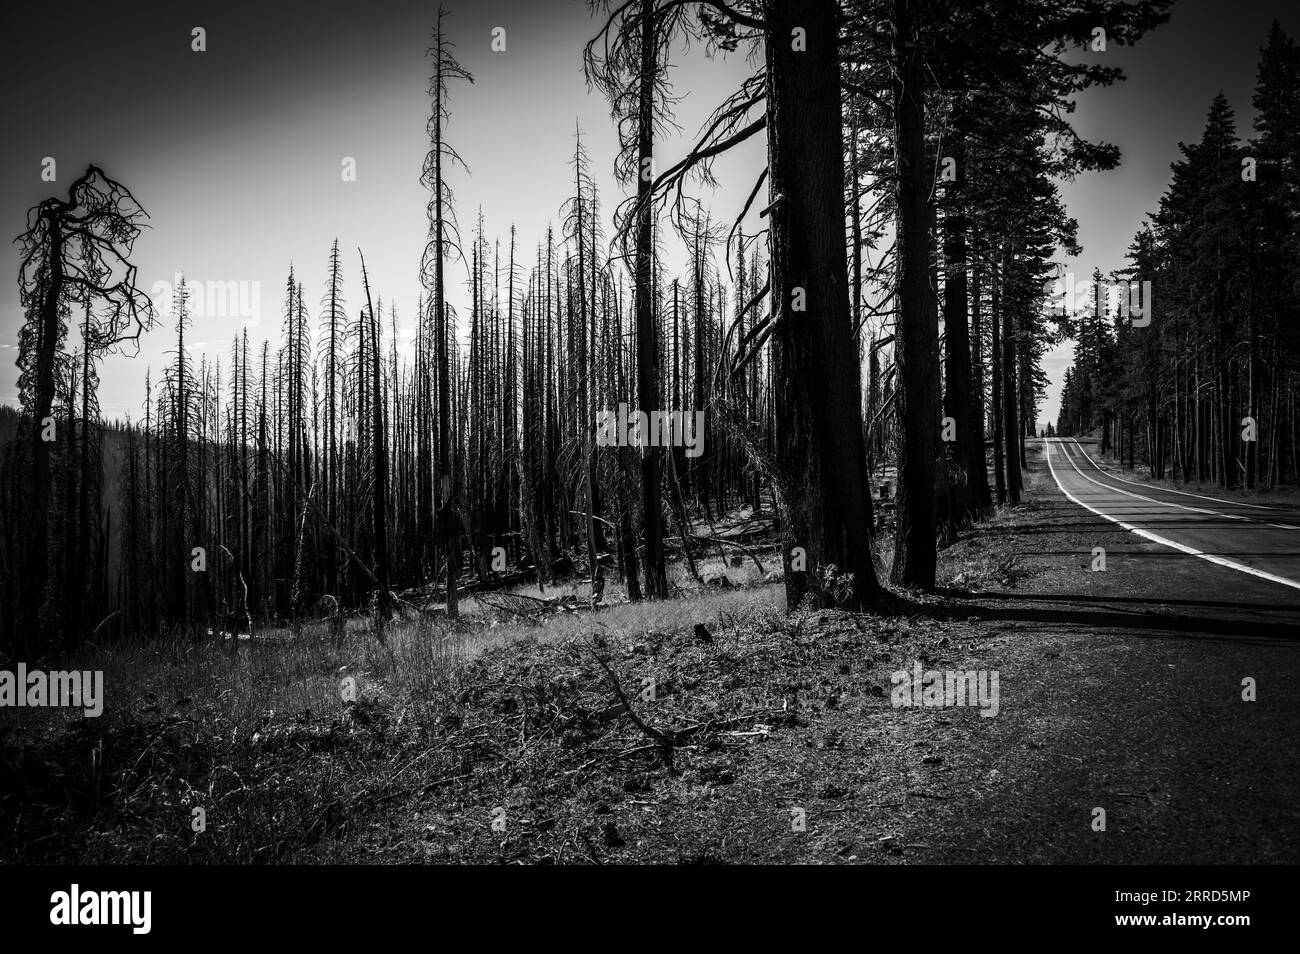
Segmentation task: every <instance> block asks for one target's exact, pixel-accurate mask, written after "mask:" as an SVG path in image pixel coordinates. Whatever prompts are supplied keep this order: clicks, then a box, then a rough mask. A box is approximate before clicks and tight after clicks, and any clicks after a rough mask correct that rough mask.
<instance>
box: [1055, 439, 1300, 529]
mask: <svg viewBox="0 0 1300 954" xmlns="http://www.w3.org/2000/svg"><path fill="white" fill-rule="evenodd" d="M1070 440H1071V441H1073V442H1074V446H1075V447H1077V448H1079V453H1081V454H1083V456H1084V457H1086V458H1088V460H1089V461H1090V462H1091V463H1092V466H1093V467H1096V468H1097V469H1098V470H1101V472H1102V473H1103V474H1105V475H1106V476H1107V477H1113V478H1114V479H1115V480H1122V481H1124V483H1126V484H1132V485H1133V486H1134V487H1146V488H1147V489H1148V490H1163V491H1164V492H1165V493H1167V494H1179V495H1181V496H1183V497H1195V498H1196V499H1197V500H1213V501H1214V502H1215V503H1222V504H1231V505H1232V506H1234V507H1249V508H1250V509H1252V510H1264V511H1267V512H1268V513H1285V514H1290V512H1291V511H1289V510H1286V509H1285V508H1283V507H1265V506H1263V505H1262V504H1253V503H1246V501H1244V500H1224V499H1223V498H1222V497H1207V496H1205V495H1204V494H1191V493H1188V492H1187V491H1185V490H1174V489H1173V488H1171V487H1157V486H1156V485H1155V484H1144V483H1142V481H1140V480H1129V479H1128V478H1127V477H1121V476H1120V475H1119V474H1112V473H1111V472H1110V471H1108V470H1102V468H1101V465H1100V464H1098V463H1097V462H1096V461H1095V460H1093V459H1092V455H1091V454H1089V453H1088V452H1087V451H1086V450H1084V449H1083V445H1082V444H1080V443H1079V439H1078V438H1076V437H1072V438H1070ZM1271 526H1277V524H1271ZM1290 529H1295V528H1290Z"/></svg>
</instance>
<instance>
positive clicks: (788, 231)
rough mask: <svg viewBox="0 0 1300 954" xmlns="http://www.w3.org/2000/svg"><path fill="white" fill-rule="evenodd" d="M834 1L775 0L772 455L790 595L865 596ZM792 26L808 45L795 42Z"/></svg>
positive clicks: (865, 513) (852, 602) (866, 529)
mask: <svg viewBox="0 0 1300 954" xmlns="http://www.w3.org/2000/svg"><path fill="white" fill-rule="evenodd" d="M836 13H837V4H836V3H835V0H768V3H767V4H766V6H765V17H766V20H767V23H768V31H767V63H768V69H767V96H768V100H767V103H768V107H767V123H768V127H767V133H768V168H769V170H770V190H771V193H770V194H771V198H772V204H771V207H770V209H771V212H770V214H771V231H770V242H771V269H772V297H773V308H772V311H773V317H774V320H775V322H776V327H775V330H774V332H773V335H772V339H771V341H772V386H773V391H774V392H775V393H776V394H779V395H780V396H781V399H780V400H779V401H777V402H776V408H775V422H774V426H775V458H776V460H775V464H776V469H777V480H778V484H779V493H780V496H781V498H782V500H783V502H784V508H783V509H784V514H785V520H784V521H783V530H784V542H785V547H784V554H783V559H784V565H785V573H786V577H785V579H786V605H787V608H790V609H793V608H795V607H797V606H798V605H799V604H801V603H802V602H803V601H804V598H805V597H806V596H808V595H809V594H813V598H814V601H815V602H818V603H820V604H822V605H828V604H829V603H831V602H836V601H839V602H842V603H843V604H845V605H849V606H856V607H865V606H868V605H870V604H871V603H873V602H875V601H876V600H877V599H878V597H879V596H880V593H881V591H880V587H879V583H878V582H877V580H876V573H875V566H874V564H873V562H872V556H871V554H872V550H871V501H870V490H869V484H868V478H867V472H866V455H865V449H864V446H863V441H862V419H861V397H860V391H861V385H860V371H859V368H858V362H857V361H856V360H855V358H854V351H853V325H852V319H851V316H850V308H849V287H848V262H847V259H846V255H845V236H844V192H843V184H844V170H843V149H844V142H843V133H842V125H841V114H840V93H839V67H838V51H837V49H836V42H837V33H836ZM795 27H803V28H804V29H805V30H806V45H807V49H806V50H800V51H796V50H792V49H791V46H792V43H791V36H792V31H793V30H794V28H795ZM798 550H802V553H803V556H804V557H805V559H806V565H805V568H804V569H802V570H799V569H795V568H794V566H793V565H792V555H794V556H796V557H797V556H798V552H797V551H798ZM832 565H833V566H834V567H835V569H836V571H837V572H839V573H851V574H852V583H851V586H846V587H844V588H843V590H842V591H841V592H839V593H832V592H828V591H827V590H826V589H825V588H823V586H822V580H821V579H819V577H820V576H821V573H822V571H824V570H828V569H829V568H830V567H831V566H832Z"/></svg>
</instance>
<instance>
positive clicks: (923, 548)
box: [892, 0, 940, 587]
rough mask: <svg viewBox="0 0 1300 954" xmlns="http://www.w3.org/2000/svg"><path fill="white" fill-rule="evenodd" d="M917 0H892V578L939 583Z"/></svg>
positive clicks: (935, 345) (934, 373)
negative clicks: (895, 450) (898, 432)
mask: <svg viewBox="0 0 1300 954" xmlns="http://www.w3.org/2000/svg"><path fill="white" fill-rule="evenodd" d="M914 2H915V0H894V5H893V8H894V30H895V33H894V36H895V47H896V49H897V51H898V52H897V54H896V56H897V62H896V64H895V67H894V123H895V127H896V135H895V166H896V170H897V175H898V186H897V189H898V237H897V245H898V252H897V255H898V263H899V276H898V308H899V313H898V330H897V332H896V334H897V340H896V341H895V350H894V356H895V357H894V363H895V367H896V369H897V372H896V373H897V380H898V392H897V397H896V399H895V400H896V402H897V408H898V419H899V421H900V422H901V424H902V429H903V435H902V440H901V442H900V453H899V461H898V509H897V515H898V522H897V525H896V529H895V531H894V568H893V574H892V579H893V580H894V582H895V583H900V584H902V585H904V586H922V587H931V586H934V574H935V500H934V493H935V480H934V467H935V436H936V431H937V429H938V427H939V424H940V421H939V407H938V381H939V368H938V351H939V328H938V323H937V321H936V319H935V311H934V309H933V308H932V307H931V303H930V297H931V295H932V291H931V288H930V282H929V236H928V231H927V228H926V224H927V221H928V214H927V208H926V206H927V202H928V197H929V195H930V186H931V182H930V175H929V171H930V164H929V160H928V157H927V155H926V150H925V106H924V101H925V88H924V84H925V66H924V64H923V62H922V57H921V48H920V46H919V43H918V38H917V35H916V30H915V24H914V23H913V20H912V13H913V5H914Z"/></svg>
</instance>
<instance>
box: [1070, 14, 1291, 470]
mask: <svg viewBox="0 0 1300 954" xmlns="http://www.w3.org/2000/svg"><path fill="white" fill-rule="evenodd" d="M1253 100H1254V101H1253V106H1254V107H1255V110H1256V114H1255V122H1254V128H1255V136H1254V138H1253V139H1250V140H1249V141H1246V142H1244V143H1243V142H1240V141H1238V136H1237V128H1236V122H1235V119H1234V116H1233V112H1232V108H1231V106H1230V105H1229V104H1228V101H1227V99H1226V98H1225V97H1224V96H1223V94H1222V93H1220V94H1219V95H1218V96H1216V97H1215V99H1214V101H1213V102H1212V103H1211V104H1210V109H1209V115H1208V117H1207V119H1206V123H1205V130H1204V133H1203V134H1202V136H1201V140H1200V142H1198V143H1194V144H1192V145H1187V144H1180V150H1181V153H1182V158H1180V159H1179V160H1178V161H1177V162H1176V163H1174V165H1173V169H1172V176H1171V178H1170V182H1169V186H1168V189H1167V190H1166V192H1165V194H1164V195H1163V196H1162V197H1161V199H1160V207H1159V209H1157V210H1156V211H1155V212H1154V213H1153V214H1152V215H1151V217H1150V218H1151V221H1150V223H1149V224H1147V225H1144V227H1143V228H1142V230H1141V231H1140V232H1139V233H1138V234H1137V235H1136V236H1135V237H1134V239H1133V243H1132V245H1131V247H1130V249H1129V253H1128V261H1129V264H1130V267H1129V269H1128V270H1127V271H1126V273H1125V274H1123V275H1118V276H1113V277H1115V278H1119V279H1123V278H1127V277H1130V276H1136V275H1141V276H1142V277H1143V279H1144V280H1146V281H1150V282H1151V306H1152V312H1151V314H1150V315H1149V316H1144V317H1146V318H1149V319H1150V325H1149V327H1144V328H1141V329H1138V328H1135V327H1133V326H1132V325H1131V324H1130V322H1128V321H1126V320H1123V318H1122V316H1120V315H1118V314H1116V313H1115V309H1110V308H1107V307H1105V304H1103V307H1101V308H1092V309H1087V310H1085V311H1083V312H1081V313H1080V314H1079V315H1077V316H1074V319H1073V320H1074V322H1075V323H1076V324H1077V329H1076V331H1075V338H1076V340H1077V342H1078V345H1077V347H1076V351H1075V360H1074V365H1073V367H1072V368H1071V369H1070V370H1069V372H1068V376H1067V377H1066V380H1065V388H1064V392H1063V395H1062V401H1061V414H1060V418H1059V420H1058V421H1057V423H1056V431H1057V432H1058V433H1060V434H1061V435H1063V436H1072V435H1079V434H1084V433H1089V432H1092V431H1094V430H1095V431H1097V432H1099V434H1100V437H1101V443H1102V450H1103V451H1106V452H1113V453H1115V454H1116V455H1117V456H1119V457H1120V458H1121V459H1123V460H1124V462H1125V463H1127V464H1128V465H1129V466H1130V467H1131V466H1134V465H1135V464H1136V463H1137V462H1138V461H1141V462H1142V463H1144V464H1145V465H1146V466H1147V468H1148V470H1149V473H1150V475H1151V476H1152V477H1157V478H1161V477H1171V478H1173V479H1175V480H1179V481H1187V482H1201V483H1205V482H1213V483H1217V484H1218V485H1219V486H1221V487H1237V486H1244V487H1246V488H1254V487H1258V486H1264V487H1273V486H1276V485H1277V484H1279V483H1286V482H1292V481H1294V480H1295V479H1296V476H1297V475H1298V474H1300V462H1298V461H1297V436H1298V435H1297V430H1296V413H1297V407H1296V386H1297V383H1300V329H1298V328H1297V316H1298V315H1300V297H1298V296H1300V264H1298V263H1300V233H1298V232H1297V230H1296V223H1297V221H1300V191H1297V189H1296V184H1295V173H1296V170H1297V169H1300V50H1297V48H1296V45H1295V43H1294V41H1292V40H1291V39H1290V38H1289V37H1288V36H1286V35H1285V34H1284V33H1283V32H1282V30H1281V28H1280V27H1279V26H1278V25H1277V24H1276V23H1274V25H1273V28H1272V30H1271V31H1270V33H1269V36H1268V39H1267V42H1266V43H1265V45H1264V47H1263V50H1262V53H1261V57H1260V61H1259V71H1258V79H1257V84H1256V88H1255V94H1254V97H1253ZM1092 280H1093V281H1094V282H1096V283H1098V284H1101V283H1104V281H1105V279H1104V278H1103V276H1102V275H1101V274H1100V273H1097V274H1094V275H1093V276H1092Z"/></svg>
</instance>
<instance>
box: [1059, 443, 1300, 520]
mask: <svg viewBox="0 0 1300 954" xmlns="http://www.w3.org/2000/svg"><path fill="white" fill-rule="evenodd" d="M1076 443H1077V442H1076ZM1066 446H1068V445H1066ZM1079 450H1080V451H1081V452H1082V453H1083V456H1084V457H1088V452H1087V451H1085V450H1084V449H1083V448H1082V447H1080V448H1079ZM1064 457H1065V459H1066V460H1067V461H1069V463H1070V466H1071V467H1073V468H1074V469H1075V471H1076V472H1077V473H1078V475H1079V476H1080V477H1082V478H1083V479H1084V480H1086V481H1088V482H1089V483H1092V484H1096V485H1097V486H1098V487H1101V488H1103V489H1105V490H1109V491H1112V492H1113V493H1117V494H1123V495H1124V496H1126V497H1133V498H1134V499H1136V500H1145V501H1146V502H1147V503H1153V504H1156V505H1158V506H1161V507H1177V508H1178V509H1179V510H1186V511H1189V512H1190V513H1208V514H1213V515H1214V516H1216V517H1222V518H1223V519H1224V520H1242V521H1245V522H1246V523H1258V524H1260V525H1262V526H1265V527H1272V528H1273V529H1275V530H1294V531H1300V527H1297V526H1293V525H1291V524H1287V523H1269V522H1268V521H1267V520H1256V519H1255V518H1254V517H1247V516H1243V515H1242V514H1239V513H1220V512H1219V511H1217V510H1210V509H1208V508H1206V507H1188V506H1186V505H1184V504H1180V503H1174V502H1173V501H1172V500H1156V499H1155V498H1154V497H1144V496H1143V495H1142V494H1135V493H1133V492H1132V491H1130V490H1123V489H1122V488H1120V487H1111V486H1110V485H1109V484H1103V483H1102V482H1101V481H1099V480H1093V479H1092V478H1091V477H1089V476H1088V475H1087V474H1085V473H1084V472H1083V471H1081V470H1079V468H1078V466H1077V465H1076V464H1075V463H1074V460H1073V459H1072V458H1071V457H1070V455H1069V454H1068V453H1066V454H1065V455H1064ZM1088 460H1090V461H1092V465H1093V466H1094V467H1097V462H1096V461H1095V460H1092V458H1091V457H1088ZM1097 471H1098V472H1099V473H1101V474H1104V475H1105V476H1107V477H1110V476H1112V475H1111V474H1107V473H1106V472H1105V471H1104V470H1102V469H1101V468H1100V467H1097ZM1128 482H1131V481H1128ZM1151 489H1152V490H1159V489H1161V488H1159V487H1152V488H1151ZM1190 496H1194V495H1190ZM1207 499H1208V498H1207ZM1222 502H1223V503H1229V502H1230V501H1227V500H1225V501H1222Z"/></svg>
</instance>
